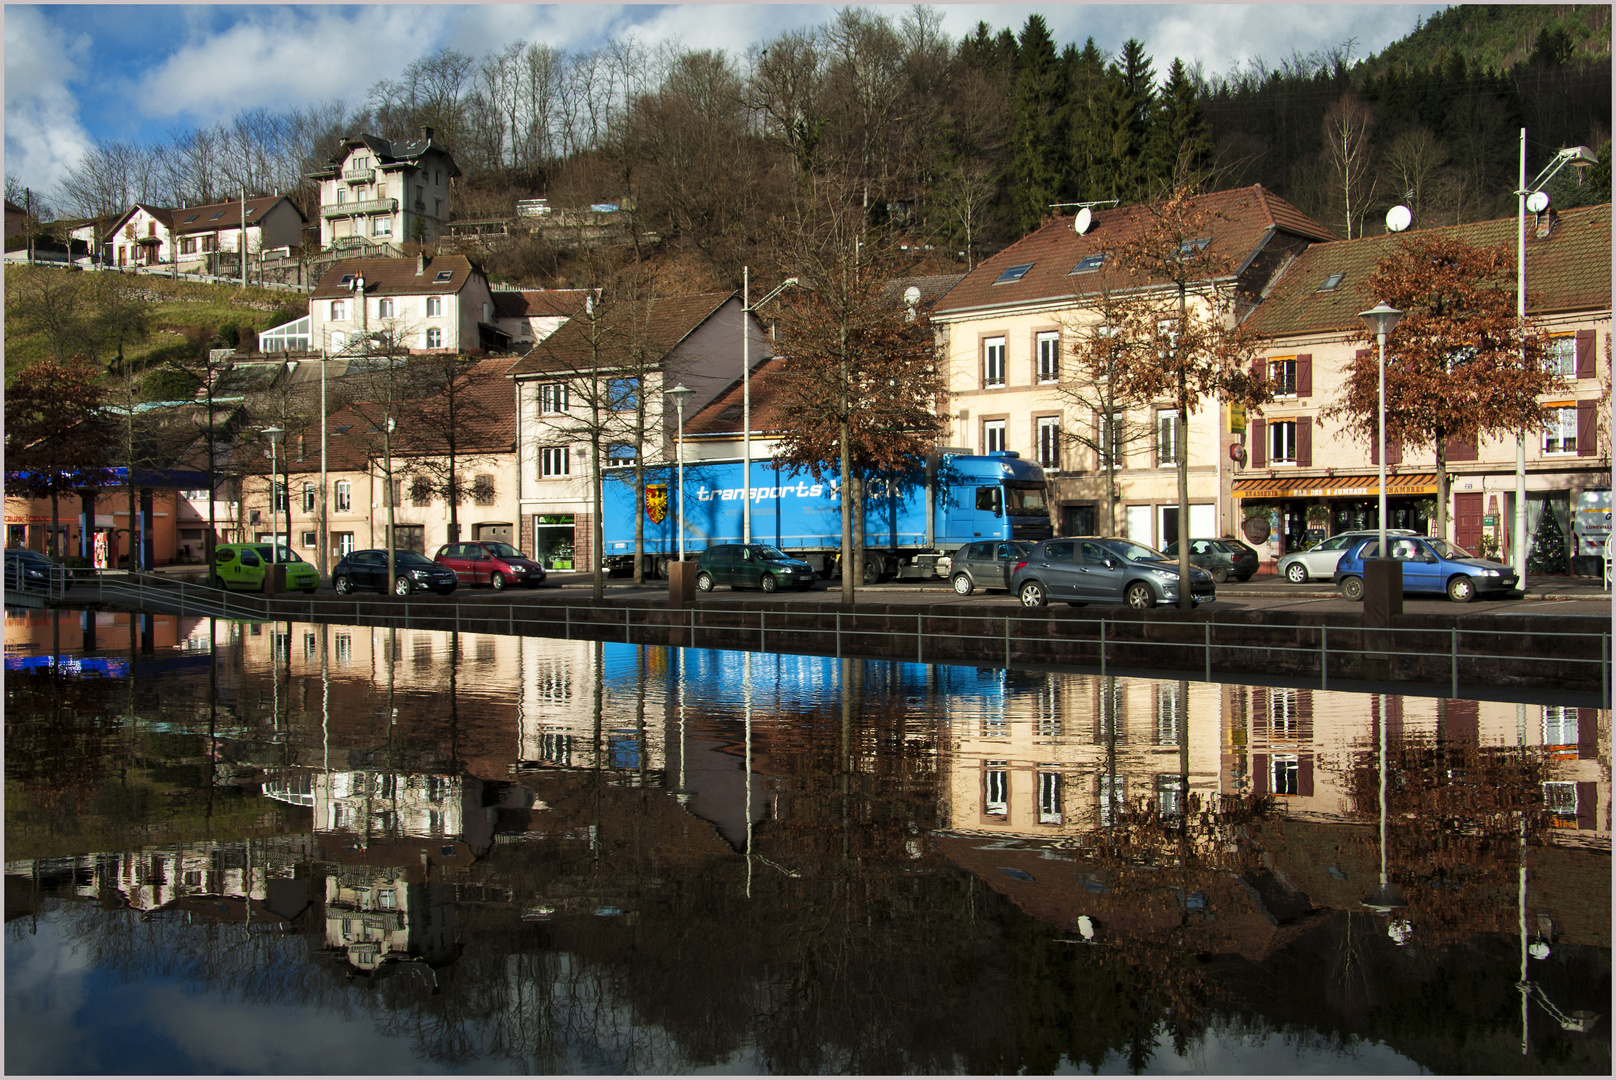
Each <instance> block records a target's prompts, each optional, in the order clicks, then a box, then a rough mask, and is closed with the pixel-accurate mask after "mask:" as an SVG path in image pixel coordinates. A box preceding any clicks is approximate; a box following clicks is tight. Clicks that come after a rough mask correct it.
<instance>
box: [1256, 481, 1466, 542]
mask: <svg viewBox="0 0 1616 1080" xmlns="http://www.w3.org/2000/svg"><path fill="white" fill-rule="evenodd" d="M1233 494H1234V498H1235V499H1236V500H1237V501H1238V504H1239V508H1238V515H1239V520H1240V532H1241V535H1242V536H1243V537H1244V538H1245V539H1246V540H1247V541H1248V542H1249V543H1251V544H1254V545H1259V550H1261V548H1260V545H1263V544H1267V545H1268V551H1267V555H1268V557H1269V558H1271V559H1278V558H1279V557H1280V556H1282V555H1284V554H1286V553H1288V552H1292V551H1306V550H1308V549H1309V548H1311V547H1313V546H1314V545H1316V544H1318V543H1319V542H1320V541H1321V540H1324V539H1326V538H1328V537H1331V536H1334V535H1335V534H1336V533H1340V532H1347V531H1349V530H1357V529H1375V528H1378V527H1379V525H1380V478H1379V476H1378V475H1376V474H1373V473H1371V474H1368V475H1365V474H1357V473H1355V474H1345V475H1338V476H1332V475H1330V474H1329V473H1328V472H1327V473H1326V474H1324V475H1321V476H1297V475H1287V476H1263V477H1242V478H1240V479H1237V480H1235V482H1234V491H1233ZM1435 517H1436V473H1434V472H1417V473H1400V474H1395V475H1392V476H1388V477H1387V478H1386V519H1387V520H1386V527H1387V528H1389V529H1413V530H1414V531H1415V532H1418V533H1420V534H1422V535H1423V534H1425V533H1428V532H1429V531H1430V523H1431V521H1432V520H1433V519H1434V518H1435Z"/></svg>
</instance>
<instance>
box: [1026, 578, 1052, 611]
mask: <svg viewBox="0 0 1616 1080" xmlns="http://www.w3.org/2000/svg"><path fill="white" fill-rule="evenodd" d="M1020 596H1021V606H1022V607H1043V606H1044V605H1045V604H1047V603H1049V597H1048V596H1046V595H1045V594H1044V583H1043V582H1041V581H1026V582H1023V583H1022V585H1021V593H1020Z"/></svg>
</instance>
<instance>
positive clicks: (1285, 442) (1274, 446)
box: [1268, 420, 1296, 465]
mask: <svg viewBox="0 0 1616 1080" xmlns="http://www.w3.org/2000/svg"><path fill="white" fill-rule="evenodd" d="M1268 462H1269V464H1271V465H1294V464H1296V421H1295V420H1273V421H1270V422H1269V424H1268Z"/></svg>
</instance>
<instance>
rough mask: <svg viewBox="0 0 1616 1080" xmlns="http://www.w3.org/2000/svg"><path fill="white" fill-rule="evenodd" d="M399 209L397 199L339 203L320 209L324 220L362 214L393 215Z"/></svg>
mask: <svg viewBox="0 0 1616 1080" xmlns="http://www.w3.org/2000/svg"><path fill="white" fill-rule="evenodd" d="M397 209H398V200H397V199H364V200H362V201H360V202H351V203H337V204H335V205H327V206H322V207H320V216H321V217H323V218H339V217H357V216H359V215H361V214H391V213H392V212H393V211H395V210H397Z"/></svg>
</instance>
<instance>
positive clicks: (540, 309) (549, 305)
mask: <svg viewBox="0 0 1616 1080" xmlns="http://www.w3.org/2000/svg"><path fill="white" fill-rule="evenodd" d="M592 291H595V290H590V289H523V290H522V291H520V292H511V291H507V290H500V291H497V292H495V293H494V312H495V313H496V314H498V315H499V316H500V317H501V318H506V319H528V318H544V317H547V316H555V315H562V316H567V317H571V316H573V315H576V314H578V313H579V312H580V311H582V310H583V309H584V298H585V297H587V296H588V295H589V293H590V292H592Z"/></svg>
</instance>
